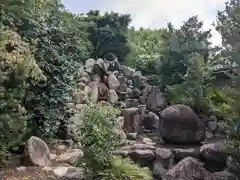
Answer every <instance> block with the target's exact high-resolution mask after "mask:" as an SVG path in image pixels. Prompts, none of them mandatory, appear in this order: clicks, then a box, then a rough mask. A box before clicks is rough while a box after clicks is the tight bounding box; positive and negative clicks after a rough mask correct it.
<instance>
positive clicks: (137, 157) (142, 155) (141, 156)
mask: <svg viewBox="0 0 240 180" xmlns="http://www.w3.org/2000/svg"><path fill="white" fill-rule="evenodd" d="M129 156H130V157H131V159H132V160H133V161H135V162H137V163H140V164H142V165H145V166H149V165H151V164H152V163H153V161H154V159H155V154H154V152H153V151H152V150H150V149H135V150H132V151H131V152H130V153H129Z"/></svg>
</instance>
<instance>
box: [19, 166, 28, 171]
mask: <svg viewBox="0 0 240 180" xmlns="http://www.w3.org/2000/svg"><path fill="white" fill-rule="evenodd" d="M16 170H17V171H18V172H24V171H26V170H27V168H26V167H25V166H20V167H17V168H16Z"/></svg>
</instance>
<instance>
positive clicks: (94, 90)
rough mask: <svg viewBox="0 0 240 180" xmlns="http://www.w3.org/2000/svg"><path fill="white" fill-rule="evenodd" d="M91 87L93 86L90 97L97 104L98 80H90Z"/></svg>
mask: <svg viewBox="0 0 240 180" xmlns="http://www.w3.org/2000/svg"><path fill="white" fill-rule="evenodd" d="M89 87H90V88H91V93H90V98H89V100H90V101H91V102H92V103H94V104H96V103H97V102H98V99H99V92H98V84H97V83H96V82H90V83H89Z"/></svg>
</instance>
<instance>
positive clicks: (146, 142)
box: [142, 137, 156, 146]
mask: <svg viewBox="0 0 240 180" xmlns="http://www.w3.org/2000/svg"><path fill="white" fill-rule="evenodd" d="M142 142H143V143H144V144H147V145H152V146H155V145H156V143H155V142H153V140H152V139H150V138H147V137H145V138H143V139H142Z"/></svg>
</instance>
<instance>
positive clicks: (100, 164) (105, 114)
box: [79, 105, 119, 175]
mask: <svg viewBox="0 0 240 180" xmlns="http://www.w3.org/2000/svg"><path fill="white" fill-rule="evenodd" d="M81 113H82V117H81V119H82V121H83V123H82V126H81V127H79V131H80V135H81V143H82V145H83V148H84V161H85V163H86V165H87V167H88V168H89V169H90V171H91V172H92V173H94V174H95V175H96V174H98V173H99V172H101V171H103V170H104V169H106V168H109V167H111V160H112V155H111V152H112V151H113V150H115V148H116V146H117V145H118V143H119V136H118V135H117V133H116V130H115V121H116V114H118V113H119V111H118V110H116V109H114V108H112V107H111V106H106V105H105V106H104V105H89V106H88V107H87V108H85V109H83V110H82V111H81Z"/></svg>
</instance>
